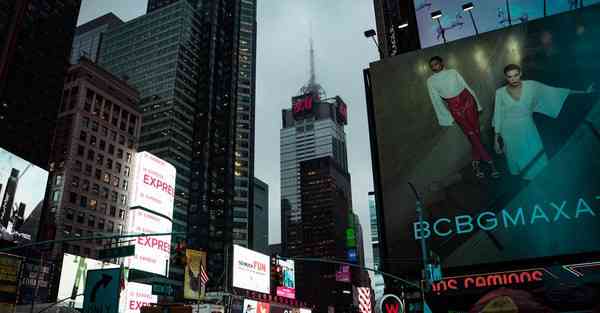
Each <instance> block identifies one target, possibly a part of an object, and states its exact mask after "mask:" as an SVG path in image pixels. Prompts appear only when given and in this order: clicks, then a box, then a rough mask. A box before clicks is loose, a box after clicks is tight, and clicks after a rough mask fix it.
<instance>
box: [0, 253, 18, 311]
mask: <svg viewBox="0 0 600 313" xmlns="http://www.w3.org/2000/svg"><path fill="white" fill-rule="evenodd" d="M22 262H23V261H22V259H21V258H19V257H17V256H14V255H8V254H0V286H2V288H1V289H0V312H7V313H12V312H14V311H15V309H16V307H17V294H18V286H19V280H20V279H19V273H20V271H21V264H22Z"/></svg>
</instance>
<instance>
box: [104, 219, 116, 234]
mask: <svg viewBox="0 0 600 313" xmlns="http://www.w3.org/2000/svg"><path fill="white" fill-rule="evenodd" d="M106 230H107V231H109V232H111V233H112V232H113V231H115V223H114V222H113V221H108V227H107V229H106Z"/></svg>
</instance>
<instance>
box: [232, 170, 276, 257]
mask: <svg viewBox="0 0 600 313" xmlns="http://www.w3.org/2000/svg"><path fill="white" fill-rule="evenodd" d="M233 218H234V221H235V218H236V217H235V215H234V217H233ZM253 224H254V227H253V231H254V233H253V235H252V239H253V244H252V247H253V250H255V251H259V252H261V253H264V254H270V252H269V185H267V183H265V182H263V181H262V180H260V179H258V178H256V177H254V219H253Z"/></svg>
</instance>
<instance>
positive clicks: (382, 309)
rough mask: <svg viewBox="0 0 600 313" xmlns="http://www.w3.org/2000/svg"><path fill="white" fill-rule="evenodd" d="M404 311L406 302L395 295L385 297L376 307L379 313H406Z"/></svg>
mask: <svg viewBox="0 0 600 313" xmlns="http://www.w3.org/2000/svg"><path fill="white" fill-rule="evenodd" d="M404 309H405V303H404V301H403V300H401V299H400V298H399V297H398V296H396V295H394V294H387V295H384V296H383V297H382V298H381V299H379V301H378V303H377V305H376V310H377V313H404V312H405V311H404Z"/></svg>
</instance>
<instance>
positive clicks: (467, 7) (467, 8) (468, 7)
mask: <svg viewBox="0 0 600 313" xmlns="http://www.w3.org/2000/svg"><path fill="white" fill-rule="evenodd" d="M474 7H475V6H474V5H473V2H469V3H465V4H463V6H462V9H463V11H465V12H469V16H470V17H471V22H472V23H473V28H474V29H475V35H479V30H478V29H477V24H475V18H473V8H474Z"/></svg>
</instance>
